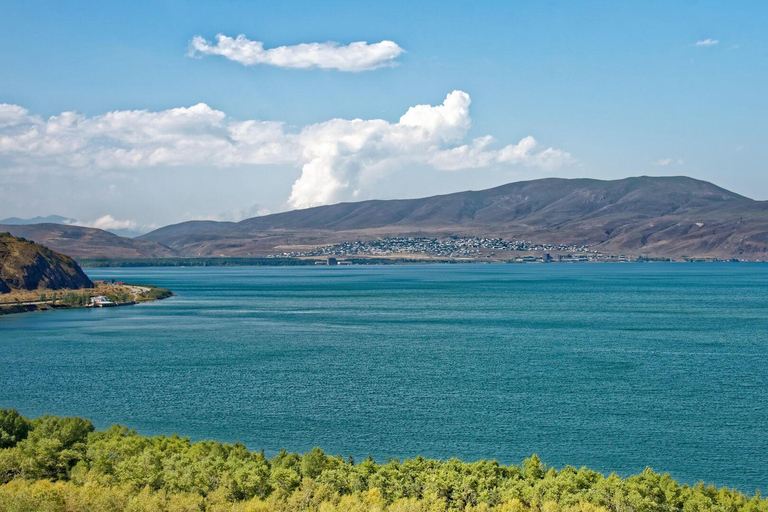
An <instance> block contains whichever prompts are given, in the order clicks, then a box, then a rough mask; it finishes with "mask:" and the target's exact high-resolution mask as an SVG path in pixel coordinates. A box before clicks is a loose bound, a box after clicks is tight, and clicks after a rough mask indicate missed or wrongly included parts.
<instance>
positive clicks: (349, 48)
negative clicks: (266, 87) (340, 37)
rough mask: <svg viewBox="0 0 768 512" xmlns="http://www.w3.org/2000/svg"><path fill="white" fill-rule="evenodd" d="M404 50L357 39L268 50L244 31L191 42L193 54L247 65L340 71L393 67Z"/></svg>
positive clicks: (201, 38) (199, 37) (391, 42)
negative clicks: (211, 56)
mask: <svg viewBox="0 0 768 512" xmlns="http://www.w3.org/2000/svg"><path fill="white" fill-rule="evenodd" d="M404 52H405V50H403V49H402V48H401V47H400V46H399V45H398V44H397V43H395V42H394V41H381V42H379V43H372V44H368V43H367V42H365V41H358V42H355V43H350V44H348V45H343V44H340V43H336V42H326V43H303V44H297V45H293V46H279V47H277V48H270V49H265V48H264V43H263V42H261V41H251V40H250V39H247V38H246V37H245V36H244V35H243V34H241V35H239V36H237V37H235V38H232V37H229V36H225V35H224V34H218V35H217V36H216V42H213V41H208V40H206V39H205V38H204V37H202V36H195V37H193V38H192V41H190V43H189V55H190V56H193V57H194V56H202V55H221V56H222V57H224V58H226V59H229V60H233V61H235V62H239V63H240V64H243V65H244V66H255V65H257V64H266V65H270V66H278V67H281V68H321V69H337V70H339V71H369V70H372V69H378V68H381V67H385V66H393V65H394V64H395V59H396V58H397V57H399V56H400V55H401V54H402V53H404Z"/></svg>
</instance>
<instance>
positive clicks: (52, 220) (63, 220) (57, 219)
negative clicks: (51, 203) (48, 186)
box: [0, 215, 77, 226]
mask: <svg viewBox="0 0 768 512" xmlns="http://www.w3.org/2000/svg"><path fill="white" fill-rule="evenodd" d="M74 222H77V221H76V220H75V219H69V218H67V217H62V216H61V215H48V216H46V217H40V216H37V217H32V218H31V219H22V218H19V217H8V218H7V219H2V220H0V224H6V225H8V226H26V225H29V224H72V223H74Z"/></svg>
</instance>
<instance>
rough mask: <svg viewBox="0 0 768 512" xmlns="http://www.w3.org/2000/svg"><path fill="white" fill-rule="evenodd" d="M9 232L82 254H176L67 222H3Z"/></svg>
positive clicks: (75, 255) (0, 226) (77, 255)
mask: <svg viewBox="0 0 768 512" xmlns="http://www.w3.org/2000/svg"><path fill="white" fill-rule="evenodd" d="M4 231H5V232H9V233H11V234H12V235H14V236H21V237H24V238H27V239H30V240H34V241H35V242H37V243H40V244H43V245H46V246H48V247H50V248H51V249H53V250H54V251H58V252H62V253H64V254H68V255H70V256H71V257H73V258H75V259H83V258H162V257H172V256H176V251H174V250H172V249H169V248H168V247H165V246H163V245H161V244H159V243H157V242H149V241H141V240H135V239H133V238H125V237H121V236H118V235H115V234H113V233H110V232H108V231H104V230H101V229H96V228H84V227H81V226H70V225H64V224H29V225H4V224H0V232H4Z"/></svg>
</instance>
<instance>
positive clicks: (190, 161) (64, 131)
mask: <svg viewBox="0 0 768 512" xmlns="http://www.w3.org/2000/svg"><path fill="white" fill-rule="evenodd" d="M470 103H471V100H470V97H469V95H468V94H467V93H465V92H462V91H453V92H451V93H450V94H448V95H447V96H446V98H445V100H444V101H443V103H442V104H440V105H436V106H430V105H418V106H415V107H411V108H409V109H408V110H407V112H406V113H405V114H403V116H402V117H400V119H399V120H398V122H389V121H386V120H383V119H370V120H364V119H351V120H350V119H331V120H329V121H325V122H321V123H316V124H310V125H307V126H304V127H303V128H300V129H289V128H287V127H286V126H285V125H284V124H283V123H280V122H274V121H259V120H245V121H239V120H234V119H231V118H230V117H228V116H227V115H226V114H225V113H224V112H221V111H218V110H215V109H212V108H211V107H209V106H208V105H205V104H203V103H201V104H198V105H194V106H191V107H180V108H174V109H169V110H163V111H159V112H150V111H146V110H127V111H115V112H108V113H106V114H102V115H97V116H92V117H88V116H84V115H82V114H78V113H76V112H64V113H62V114H60V115H57V116H52V117H49V118H48V119H43V118H42V117H40V116H36V115H32V114H30V113H29V112H27V111H26V110H25V109H23V108H21V107H19V106H16V105H8V104H0V173H3V172H5V173H11V172H19V170H20V169H21V170H22V171H24V172H33V171H43V172H44V171H48V172H58V173H67V172H70V173H77V174H82V173H88V172H93V171H94V170H105V169H112V170H122V171H125V170H130V169H145V168H154V167H157V168H161V167H164V166H165V167H170V166H174V167H178V166H195V167H201V166H203V167H204V166H209V167H213V168H225V167H234V166H238V167H240V166H249V165H287V166H293V167H296V168H300V169H301V175H300V177H299V178H298V179H297V180H296V181H295V183H294V184H293V187H292V189H291V194H290V197H289V198H288V203H289V204H290V205H291V206H292V207H295V208H306V207H310V206H319V205H324V204H331V203H335V202H339V201H346V200H354V199H362V198H364V197H371V196H373V195H375V188H376V183H377V182H378V181H379V180H381V179H383V178H385V177H386V176H387V175H388V174H389V173H391V172H392V171H393V170H397V169H402V168H406V167H408V168H414V169H418V168H420V167H424V166H426V167H429V168H432V169H436V170H442V171H455V170H461V169H475V168H481V167H494V168H495V167H499V168H511V167H514V166H527V167H537V168H540V169H542V170H552V169H556V168H558V167H561V166H564V165H568V164H570V163H571V162H572V161H573V158H572V157H571V155H570V154H569V153H567V152H565V151H562V150H559V149H554V148H542V147H540V146H539V144H538V143H537V142H536V140H535V139H534V138H533V137H530V136H528V137H524V138H523V139H522V140H520V141H519V142H517V143H514V144H507V145H501V144H498V143H497V142H496V141H495V139H494V138H493V137H491V136H485V137H478V138H475V139H474V140H471V141H469V142H463V141H464V140H465V139H466V136H467V132H468V130H469V128H470V126H471V117H470V115H469V105H470ZM96 222H101V223H102V225H105V226H106V225H112V226H114V227H112V228H111V229H131V227H130V226H128V227H117V224H116V223H120V222H129V221H119V220H116V219H114V218H111V217H109V216H106V217H104V218H102V219H99V220H97V221H95V222H94V223H93V224H94V225H95V224H96ZM96 227H101V226H96Z"/></svg>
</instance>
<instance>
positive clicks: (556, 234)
mask: <svg viewBox="0 0 768 512" xmlns="http://www.w3.org/2000/svg"><path fill="white" fill-rule="evenodd" d="M20 228H22V226H19V227H13V226H1V225H0V231H11V232H12V233H14V234H17V233H22V232H21V231H20ZM23 228H26V229H27V231H25V233H26V234H21V235H20V236H28V237H29V238H33V239H35V240H38V241H40V242H42V243H45V244H46V245H49V246H51V247H52V248H54V249H55V250H61V251H62V252H65V253H68V254H72V255H73V256H75V257H80V258H83V257H97V256H98V257H114V258H131V257H164V256H165V257H170V256H195V257H213V256H216V257H219V256H239V257H247V256H265V255H279V254H283V253H284V252H286V251H291V250H295V249H296V248H302V247H304V248H305V247H312V246H317V245H327V244H336V243H341V242H349V241H357V240H372V239H377V238H382V237H395V236H419V237H436V238H442V237H449V236H458V237H500V238H505V239H518V240H529V241H532V242H535V243H543V244H574V245H588V246H589V247H590V249H592V250H596V251H601V252H603V253H606V254H627V255H645V256H649V257H671V258H681V257H685V256H688V257H705V258H734V257H735V258H739V259H748V260H762V259H766V257H767V256H766V252H767V251H768V201H755V200H753V199H750V198H747V197H744V196H741V195H739V194H736V193H733V192H730V191H728V190H725V189H723V188H721V187H718V186H716V185H713V184H712V183H708V182H706V181H701V180H696V179H693V178H688V177H682V176H680V177H647V176H641V177H633V178H626V179H621V180H611V181H604V180H595V179H561V178H546V179H540V180H533V181H524V182H517V183H510V184H507V185H502V186H500V187H495V188H492V189H487V190H480V191H466V192H457V193H454V194H446V195H439V196H432V197H427V198H421V199H404V200H373V201H362V202H355V203H340V204H335V205H329V206H320V207H315V208H307V209H302V210H293V211H289V212H284V213H278V214H273V215H266V216H262V217H254V218H251V219H246V220H243V221H241V222H237V223H233V222H214V221H189V222H183V223H180V224H175V225H171V226H166V227H163V228H160V229H157V230H155V231H152V232H150V233H147V234H145V235H142V236H140V237H137V238H135V239H126V238H122V237H116V236H115V235H111V236H107V235H108V234H107V233H105V232H103V231H100V230H93V229H89V228H77V227H75V226H66V227H64V226H55V225H51V224H42V225H37V226H23ZM33 231H34V232H33ZM113 237H114V238H113Z"/></svg>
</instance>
